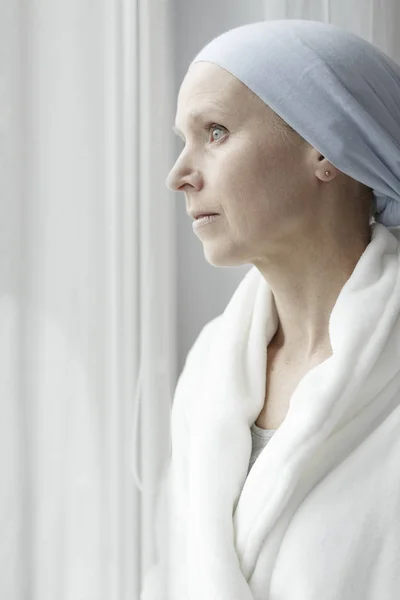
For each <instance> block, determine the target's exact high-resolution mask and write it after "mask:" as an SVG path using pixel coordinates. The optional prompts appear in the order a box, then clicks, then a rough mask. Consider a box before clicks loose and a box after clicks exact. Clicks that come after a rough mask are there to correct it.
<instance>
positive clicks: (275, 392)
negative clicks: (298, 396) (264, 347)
mask: <svg viewBox="0 0 400 600" xmlns="http://www.w3.org/2000/svg"><path fill="white" fill-rule="evenodd" d="M326 358H327V356H325V355H324V356H320V357H315V358H314V359H313V360H312V361H309V362H307V363H302V362H299V363H290V362H288V361H286V360H285V359H283V358H281V357H280V356H279V355H278V354H277V353H275V352H274V351H273V350H271V351H270V349H269V348H268V360H267V370H266V384H265V398H264V406H263V408H262V410H261V412H260V414H259V415H258V417H257V420H256V425H257V426H258V427H261V428H262V429H278V427H279V426H280V425H281V424H282V423H283V421H284V420H285V418H286V415H287V412H288V410H289V406H290V399H291V397H292V396H293V394H294V392H295V390H296V388H297V386H298V385H299V383H300V381H301V380H302V379H303V377H304V376H305V375H306V374H307V373H308V372H309V371H310V370H311V369H312V368H313V367H315V366H316V365H317V364H320V363H321V362H323V361H324V360H325V359H326Z"/></svg>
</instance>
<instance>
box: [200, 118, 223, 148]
mask: <svg viewBox="0 0 400 600" xmlns="http://www.w3.org/2000/svg"><path fill="white" fill-rule="evenodd" d="M205 129H206V130H207V131H211V130H212V129H220V130H221V131H226V129H225V127H221V126H220V125H218V124H217V123H207V125H206V126H205ZM220 141H221V140H214V142H215V143H216V144H219V143H220Z"/></svg>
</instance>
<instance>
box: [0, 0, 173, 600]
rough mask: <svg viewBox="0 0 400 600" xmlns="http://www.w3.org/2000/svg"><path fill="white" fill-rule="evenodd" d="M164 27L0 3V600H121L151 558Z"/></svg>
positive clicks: (169, 313) (166, 116)
mask: <svg viewBox="0 0 400 600" xmlns="http://www.w3.org/2000/svg"><path fill="white" fill-rule="evenodd" d="M168 13H169V6H168V5H167V4H166V3H164V4H159V3H156V2H155V1H153V0H151V1H147V0H146V2H139V0H137V1H135V0H130V1H128V0H103V1H101V2H95V3H93V2H89V1H88V0H70V1H69V2H62V1H61V0H57V1H54V0H33V1H31V2H26V1H25V0H20V2H6V1H5V0H3V2H2V3H1V21H0V44H1V47H0V63H1V73H2V78H1V80H0V86H1V87H0V91H1V97H0V102H1V108H2V110H1V111H0V136H1V137H0V140H1V155H0V157H1V170H0V171H1V174H2V176H1V182H0V185H1V198H2V200H1V203H0V206H1V217H2V218H1V222H0V231H1V237H0V244H1V245H0V247H1V252H0V282H1V284H0V285H1V294H0V365H1V369H0V466H1V470H0V473H1V477H0V524H1V531H2V536H1V541H0V597H1V598H8V599H10V600H54V598H57V599H58V600H125V599H126V600H128V599H129V600H135V599H136V598H139V591H140V587H141V577H142V571H143V570H145V569H146V568H147V566H148V563H149V562H151V561H152V560H153V558H154V542H153V537H152V530H151V523H152V519H153V511H154V506H153V505H154V491H151V490H152V486H151V483H152V482H156V481H157V479H158V477H159V474H160V471H161V469H162V467H163V464H164V461H165V459H166V456H167V454H168V447H169V439H168V427H167V425H166V424H167V418H168V415H169V409H170V404H171V393H172V392H171V388H172V386H173V382H174V377H175V376H176V375H175V369H176V367H175V364H174V357H175V354H176V352H175V323H174V314H175V311H174V305H175V304H174V297H173V294H174V287H175V275H174V273H173V271H172V270H173V268H174V260H175V259H174V257H175V254H174V252H175V251H174V243H175V235H174V228H173V225H174V211H173V204H172V202H171V203H170V199H169V198H168V196H167V190H166V189H165V185H164V182H165V176H166V173H167V171H168V165H169V164H170V163H171V160H172V157H171V155H170V152H171V150H170V148H169V144H171V142H172V140H171V133H170V128H171V118H173V116H172V112H171V111H172V110H173V109H172V108H171V107H172V102H171V103H169V101H168V98H169V97H172V93H171V90H170V87H169V86H170V83H168V85H167V82H168V81H169V80H168V77H169V74H170V64H169V62H168V51H169V47H170V45H171V44H170V41H169V40H168V27H169V22H168V19H167V15H168ZM160 98H162V99H163V101H162V102H160ZM139 365H141V367H142V374H143V378H142V388H141V396H140V400H141V405H140V408H141V410H140V411H139V413H138V417H139V421H138V425H139V426H138V434H140V435H138V436H137V437H135V438H134V439H132V433H133V418H134V409H135V400H136V384H137V379H138V373H139ZM134 464H137V466H138V481H136V479H137V478H135V476H134V474H133V472H132V468H134Z"/></svg>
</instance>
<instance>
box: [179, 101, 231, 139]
mask: <svg viewBox="0 0 400 600" xmlns="http://www.w3.org/2000/svg"><path fill="white" fill-rule="evenodd" d="M215 111H223V112H224V114H226V109H224V108H222V107H219V106H216V105H210V106H207V107H205V108H203V109H197V110H194V111H192V112H191V113H189V121H193V122H196V121H200V120H201V118H202V117H203V116H204V115H205V114H206V113H208V112H215ZM172 131H173V132H174V133H175V134H176V135H179V136H180V137H183V133H182V131H181V130H180V129H179V127H177V126H176V125H173V126H172Z"/></svg>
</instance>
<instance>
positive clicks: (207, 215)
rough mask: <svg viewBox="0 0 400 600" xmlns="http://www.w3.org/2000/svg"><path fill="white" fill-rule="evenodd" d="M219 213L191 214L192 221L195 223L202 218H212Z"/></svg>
mask: <svg viewBox="0 0 400 600" xmlns="http://www.w3.org/2000/svg"><path fill="white" fill-rule="evenodd" d="M218 214H219V213H193V214H192V216H193V219H194V220H195V221H197V219H201V218H202V217H213V216H215V215H218Z"/></svg>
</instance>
